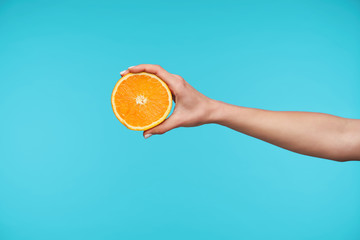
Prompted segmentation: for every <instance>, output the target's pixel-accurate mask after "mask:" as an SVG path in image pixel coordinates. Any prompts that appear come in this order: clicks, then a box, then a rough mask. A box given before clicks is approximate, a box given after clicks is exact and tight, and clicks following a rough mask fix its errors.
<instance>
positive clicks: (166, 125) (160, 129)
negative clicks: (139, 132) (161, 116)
mask: <svg viewBox="0 0 360 240" xmlns="http://www.w3.org/2000/svg"><path fill="white" fill-rule="evenodd" d="M176 127H179V124H178V122H177V120H176V118H175V117H174V116H170V117H169V118H168V119H166V120H165V121H164V122H162V123H160V124H159V125H157V126H155V127H153V128H150V129H149V130H146V131H144V133H143V135H144V138H145V139H146V138H149V137H151V136H152V135H154V134H164V133H166V132H167V131H170V130H171V129H174V128H176Z"/></svg>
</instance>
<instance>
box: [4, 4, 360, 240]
mask: <svg viewBox="0 0 360 240" xmlns="http://www.w3.org/2000/svg"><path fill="white" fill-rule="evenodd" d="M0 36H1V37H0V72H1V78H0V79H1V80H0V109H1V115H0V239H1V240H11V239H16V240H18V239H36V240H42V239H156V240H161V239H207V240H209V239H327V240H331V239H342V240H347V239H360V165H359V162H348V163H338V162H333V161H328V160H323V159H318V158H313V157H307V156H302V155H298V154H295V153H292V152H289V151H286V150H283V149H280V148H278V147H275V146H272V145H270V144H267V143H264V142H261V141H259V140H257V139H254V138H251V137H248V136H245V135H242V134H240V133H237V132H235V131H232V130H230V129H226V128H224V127H221V126H216V125H207V126H201V127H198V128H180V129H176V130H173V131H171V132H169V133H167V134H165V135H163V136H153V137H151V138H150V139H148V140H144V139H143V137H142V133H141V132H134V131H130V130H128V129H126V128H125V127H124V126H122V125H121V124H120V122H119V121H118V120H117V119H116V118H115V116H114V114H113V112H112V109H111V104H110V95H111V91H112V89H113V87H114V85H115V83H116V81H117V80H118V79H119V77H120V76H119V71H121V70H124V69H126V68H127V67H128V66H132V65H136V64H140V63H152V64H160V65H162V66H163V67H164V68H165V69H167V70H168V71H169V72H172V73H176V74H180V75H181V76H183V77H184V78H185V79H186V80H187V81H188V82H189V83H191V84H192V85H193V86H194V87H195V88H197V89H198V90H199V91H201V92H203V93H204V94H206V95H208V96H210V97H212V98H215V99H218V100H222V101H226V102H229V103H233V104H237V105H242V106H247V107H257V108H264V109H271V110H303V111H319V112H325V113H330V114H335V115H340V116H343V117H350V118H360V99H359V90H360V68H359V66H360V2H359V1H340V0H339V1H227V0H222V1H177V2H175V1H157V0H155V1H124V2H121V1H1V3H0Z"/></svg>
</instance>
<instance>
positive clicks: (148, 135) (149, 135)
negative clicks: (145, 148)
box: [144, 133, 152, 139]
mask: <svg viewBox="0 0 360 240" xmlns="http://www.w3.org/2000/svg"><path fill="white" fill-rule="evenodd" d="M151 136H152V134H151V133H148V134H145V136H144V138H145V139H147V138H149V137H151Z"/></svg>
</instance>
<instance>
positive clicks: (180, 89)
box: [120, 64, 216, 138]
mask: <svg viewBox="0 0 360 240" xmlns="http://www.w3.org/2000/svg"><path fill="white" fill-rule="evenodd" d="M139 72H148V73H152V74H155V75H157V76H158V77H159V78H161V79H162V80H163V81H164V82H165V83H166V84H167V85H168V86H169V88H170V91H171V93H172V94H173V100H174V102H175V104H176V105H175V109H174V111H173V113H172V114H171V116H170V117H169V118H167V119H166V120H165V121H164V122H162V123H161V124H159V125H158V126H155V127H153V128H151V129H149V130H146V131H144V133H143V135H144V137H145V138H148V137H150V136H152V135H154V134H163V133H166V132H167V131H170V130H171V129H174V128H177V127H194V126H199V125H202V124H206V123H210V122H212V115H213V114H212V112H213V111H212V109H214V106H215V102H216V101H215V100H212V99H210V98H208V97H206V96H205V95H203V94H201V93H200V92H198V91H197V90H196V89H195V88H193V87H192V86H191V85H190V84H189V83H187V82H186V81H185V80H184V79H183V78H182V77H181V76H179V75H175V74H171V73H169V72H167V71H166V70H165V69H163V68H162V67H160V66H159V65H151V64H141V65H137V66H133V67H129V68H128V69H127V70H125V71H123V72H121V73H120V74H121V75H122V76H124V75H125V74H128V73H139Z"/></svg>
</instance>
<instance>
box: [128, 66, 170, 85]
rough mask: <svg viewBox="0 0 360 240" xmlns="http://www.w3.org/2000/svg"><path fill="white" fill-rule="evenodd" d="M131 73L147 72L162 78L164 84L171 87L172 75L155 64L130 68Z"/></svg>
mask: <svg viewBox="0 0 360 240" xmlns="http://www.w3.org/2000/svg"><path fill="white" fill-rule="evenodd" d="M128 71H129V72H131V73H139V72H147V73H152V74H155V75H156V76H158V77H159V78H161V79H162V80H163V81H164V82H166V83H167V84H170V85H171V82H172V78H171V73H169V72H168V71H166V70H165V69H163V68H162V67H161V66H160V65H153V64H140V65H137V66H133V67H130V68H129V69H128Z"/></svg>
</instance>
